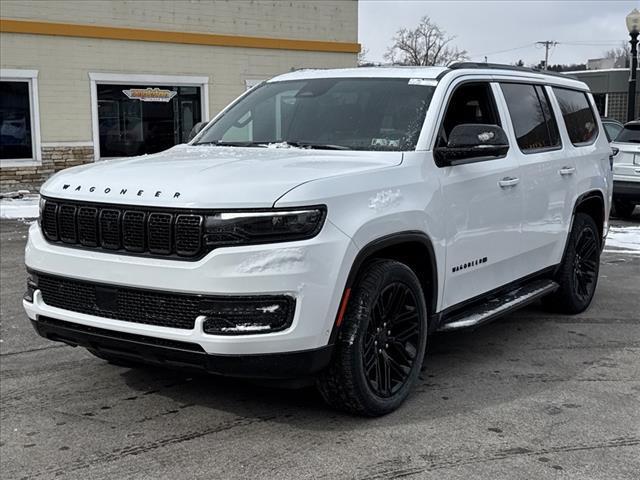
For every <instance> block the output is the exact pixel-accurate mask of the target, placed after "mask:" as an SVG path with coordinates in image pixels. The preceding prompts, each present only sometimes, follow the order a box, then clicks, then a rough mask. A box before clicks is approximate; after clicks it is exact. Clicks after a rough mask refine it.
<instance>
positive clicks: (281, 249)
mask: <svg viewBox="0 0 640 480" xmlns="http://www.w3.org/2000/svg"><path fill="white" fill-rule="evenodd" d="M610 153H611V148H610V147H609V143H608V141H607V138H606V136H605V134H604V130H603V127H602V123H601V121H600V119H599V116H598V115H597V113H596V109H595V106H594V102H593V98H592V96H591V94H590V93H589V92H588V90H587V87H586V85H585V84H584V83H581V82H579V81H576V80H572V79H570V78H566V77H564V76H552V75H547V74H543V73H541V72H538V71H533V70H527V69H519V68H514V67H508V66H495V65H488V64H471V63H464V64H457V65H454V66H452V67H450V68H441V67H425V68H422V67H420V68H400V67H398V68H358V69H344V70H302V71H297V72H293V73H287V74H284V75H281V76H279V77H276V78H274V79H272V80H269V81H268V82H266V83H264V84H262V85H260V86H258V87H256V88H254V89H252V90H250V91H249V92H247V93H246V94H244V95H243V96H241V97H240V98H239V99H238V100H236V101H235V102H234V103H232V104H231V105H230V106H229V107H228V108H226V109H225V110H224V111H223V112H222V113H221V114H219V115H218V116H217V117H216V118H215V119H214V120H212V121H211V122H210V124H209V125H208V126H207V127H206V128H204V129H203V130H202V131H201V132H200V133H199V134H198V135H197V136H196V137H195V138H194V139H193V140H192V141H191V142H190V143H189V144H188V145H179V146H176V147H174V148H172V149H170V150H167V151H166V152H163V153H159V154H156V155H148V156H144V157H137V158H127V159H120V160H112V161H103V162H99V163H96V164H93V165H86V166H81V167H75V168H71V169H68V170H65V171H63V172H61V173H58V174H57V175H55V176H54V177H52V178H51V179H50V180H49V181H48V182H47V183H46V184H45V185H44V186H43V187H42V190H41V193H42V208H41V216H40V219H39V222H38V224H37V225H33V226H32V227H31V229H30V231H29V240H28V244H27V247H26V257H25V258H26V265H27V269H28V272H29V280H28V290H27V293H26V295H25V297H24V308H25V309H26V311H27V314H28V316H29V318H30V319H31V321H32V323H33V325H34V327H35V329H36V330H37V331H38V333H39V334H41V335H43V336H44V337H47V338H49V339H51V340H55V341H62V342H66V343H68V344H70V345H80V346H83V347H86V348H87V349H89V351H91V352H92V353H94V354H95V355H97V356H98V357H101V358H104V359H107V360H109V361H112V362H116V363H120V362H124V361H126V362H131V363H133V364H136V363H138V362H151V363H159V364H162V365H167V366H182V367H184V366H189V367H195V368H199V369H203V370H206V371H210V372H214V373H220V374H225V375H236V376H247V377H267V378H278V379H283V378H293V377H311V378H314V379H315V381H316V382H317V385H318V387H319V390H320V392H321V393H322V395H323V397H324V398H325V399H326V401H327V402H328V403H329V404H331V405H333V406H336V407H338V408H342V409H345V410H347V411H350V412H354V413H357V414H362V415H381V414H385V413H387V412H390V411H392V410H394V409H395V408H397V407H398V406H399V405H400V404H401V403H402V402H403V401H404V399H405V398H406V397H407V395H408V393H409V391H410V389H411V387H412V385H413V384H414V383H415V381H416V378H417V376H418V374H419V372H420V369H421V367H422V364H423V359H424V356H425V347H426V342H427V338H428V336H429V335H430V334H431V333H433V332H436V331H451V330H456V329H462V328H469V327H476V326H478V325H480V324H483V323H485V322H487V321H490V320H493V319H494V318H497V317H499V316H500V315H503V314H505V313H507V312H510V311H512V310H513V309H515V308H518V307H521V306H524V305H526V304H528V303H530V302H532V301H534V300H536V299H538V298H543V299H544V301H545V303H546V304H547V305H548V306H549V307H551V308H553V309H555V310H558V311H562V312H565V313H578V312H582V311H583V310H585V309H586V308H587V307H588V306H589V303H590V302H591V299H592V297H593V294H594V291H595V289H596V283H597V280H598V266H599V259H600V252H601V249H602V246H603V244H604V239H605V236H606V233H607V230H608V212H609V206H610V201H611V190H612V177H611V167H610Z"/></svg>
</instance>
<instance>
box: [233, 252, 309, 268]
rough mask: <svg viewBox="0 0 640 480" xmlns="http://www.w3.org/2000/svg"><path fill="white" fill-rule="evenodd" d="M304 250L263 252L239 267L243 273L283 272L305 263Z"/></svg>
mask: <svg viewBox="0 0 640 480" xmlns="http://www.w3.org/2000/svg"><path fill="white" fill-rule="evenodd" d="M304 260H305V254H304V250H303V249H302V248H281V249H278V250H273V251H270V252H262V253H258V254H256V255H253V256H252V257H250V258H248V259H247V260H245V261H244V262H242V263H241V264H240V265H239V266H238V270H239V271H240V272H241V273H260V272H264V271H267V270H268V271H271V272H283V271H287V270H291V269H292V268H294V267H295V266H296V265H299V264H301V263H304Z"/></svg>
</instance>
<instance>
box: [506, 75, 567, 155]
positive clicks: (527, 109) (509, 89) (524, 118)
mask: <svg viewBox="0 0 640 480" xmlns="http://www.w3.org/2000/svg"><path fill="white" fill-rule="evenodd" d="M500 87H501V88H502V93H503V94H504V98H505V100H506V102H507V107H508V109H509V115H510V116H511V123H512V124H513V129H514V130H515V134H516V139H517V140H518V146H519V147H520V150H522V151H523V152H528V151H531V150H540V149H546V148H554V147H559V146H560V135H559V133H558V125H557V124H556V120H555V118H554V117H553V115H552V113H551V108H550V105H549V101H548V99H547V95H546V93H545V91H544V89H543V88H542V87H541V86H539V85H535V86H534V85H525V84H520V83H503V84H501V85H500Z"/></svg>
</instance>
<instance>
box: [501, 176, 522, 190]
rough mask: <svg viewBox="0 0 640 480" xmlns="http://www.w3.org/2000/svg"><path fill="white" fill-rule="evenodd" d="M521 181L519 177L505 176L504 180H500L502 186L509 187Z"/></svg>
mask: <svg viewBox="0 0 640 480" xmlns="http://www.w3.org/2000/svg"><path fill="white" fill-rule="evenodd" d="M519 182H520V179H519V178H518V177H504V178H503V179H502V180H500V181H499V182H498V185H500V188H509V187H515V186H516V185H517V184H518V183H519Z"/></svg>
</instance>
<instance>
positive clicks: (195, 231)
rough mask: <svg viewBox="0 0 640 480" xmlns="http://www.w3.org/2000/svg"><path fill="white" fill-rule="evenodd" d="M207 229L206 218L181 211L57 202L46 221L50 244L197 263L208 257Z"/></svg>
mask: <svg viewBox="0 0 640 480" xmlns="http://www.w3.org/2000/svg"><path fill="white" fill-rule="evenodd" d="M187 212H188V211H187ZM203 224H204V216H203V215H201V214H195V213H185V212H184V211H180V210H171V211H165V210H164V209H157V208H156V209H145V208H137V207H118V206H112V205H100V204H95V203H79V202H66V201H61V200H51V199H46V202H45V206H44V208H43V211H42V221H41V225H42V230H43V231H44V234H45V237H46V238H47V240H48V241H50V242H61V243H64V244H67V245H75V246H78V247H83V248H95V249H102V250H109V251H115V252H120V253H130V254H138V255H152V256H175V257H180V258H184V259H195V258H198V257H200V256H202V255H203V254H204V253H205V251H204V245H203V241H202V236H203Z"/></svg>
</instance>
